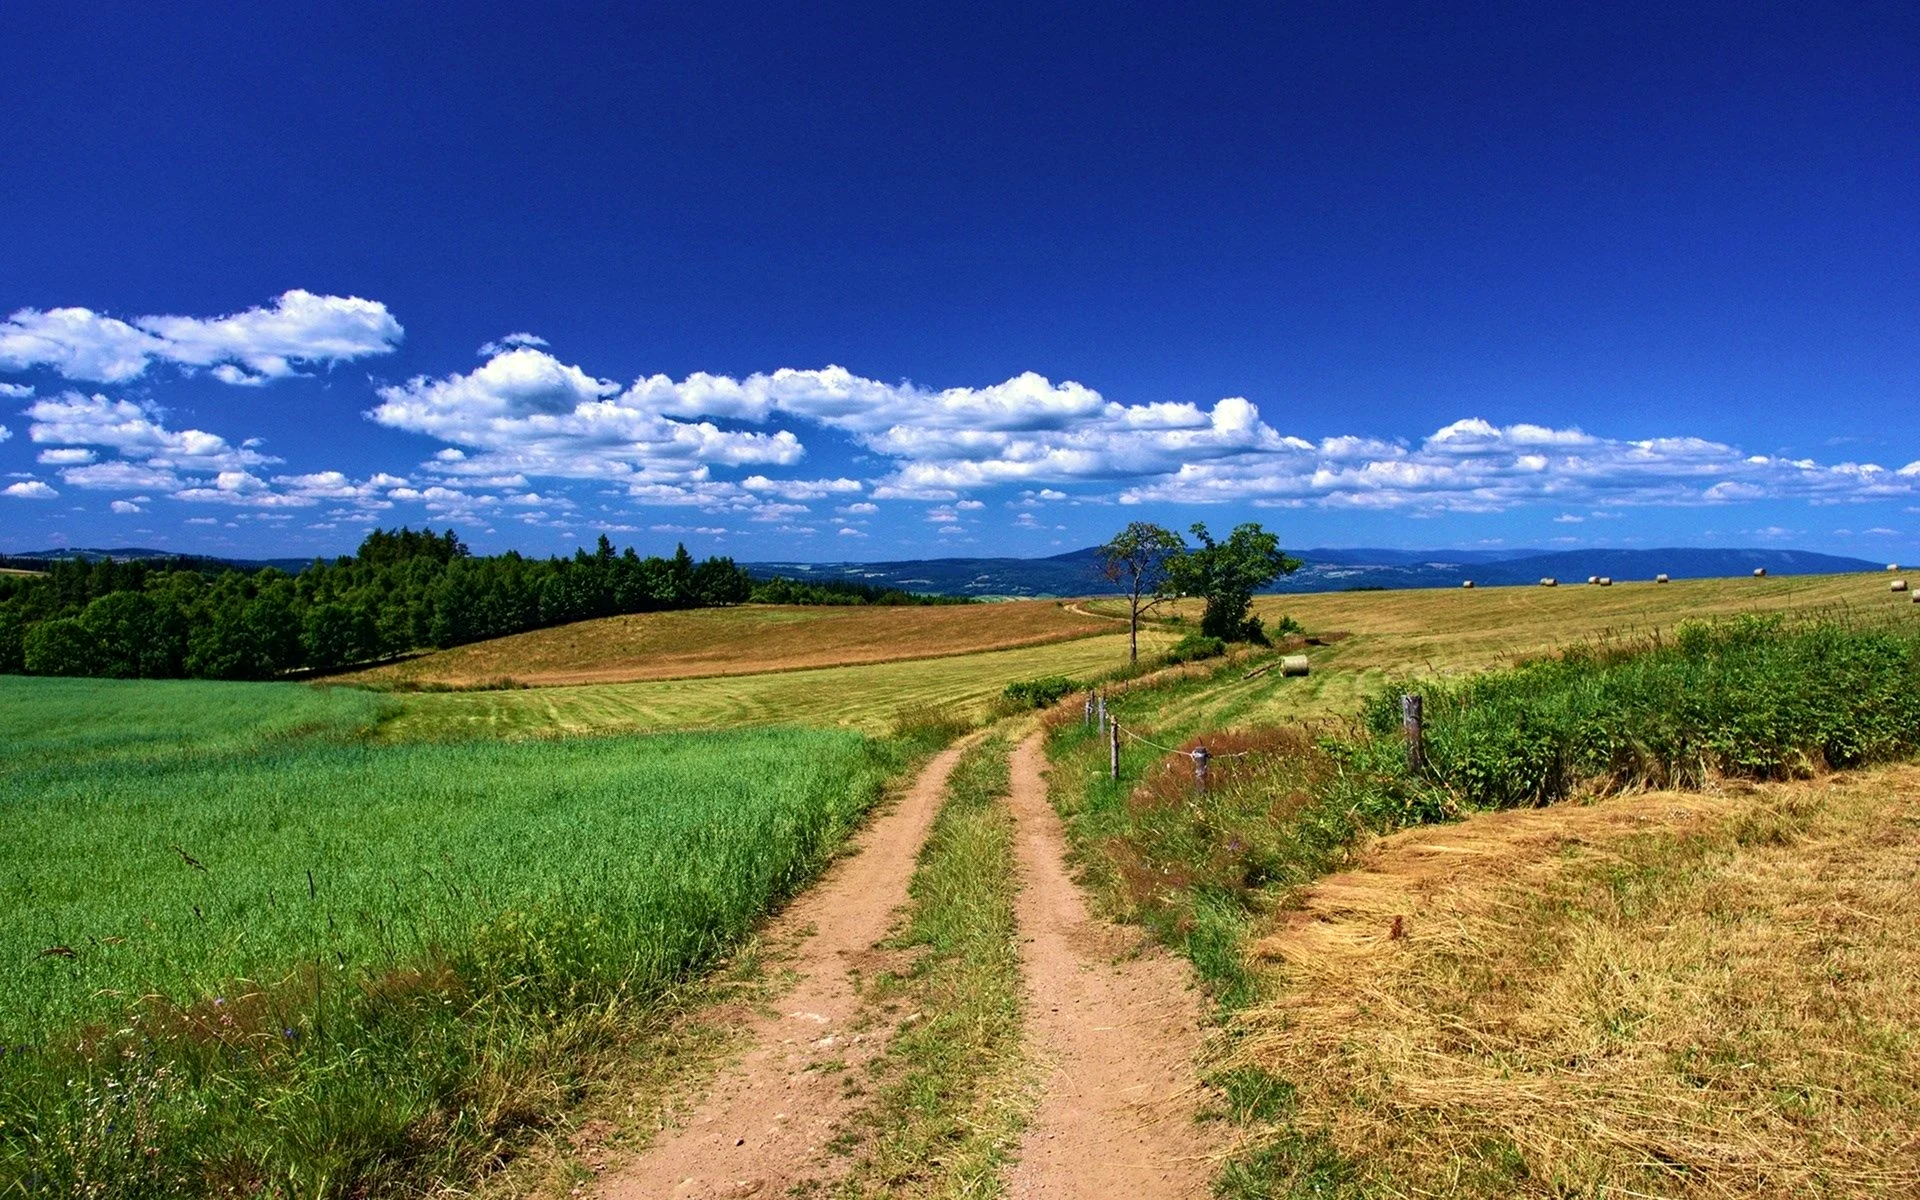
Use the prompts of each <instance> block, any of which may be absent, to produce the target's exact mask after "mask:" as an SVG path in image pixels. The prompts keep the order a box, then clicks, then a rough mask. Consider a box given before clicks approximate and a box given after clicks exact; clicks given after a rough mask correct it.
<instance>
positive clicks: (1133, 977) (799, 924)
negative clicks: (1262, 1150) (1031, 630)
mask: <svg viewBox="0 0 1920 1200" xmlns="http://www.w3.org/2000/svg"><path fill="white" fill-rule="evenodd" d="M960 753H961V748H960V747H955V748H954V749H951V750H948V751H946V752H945V753H943V754H941V755H940V756H939V757H938V758H936V759H934V760H933V762H932V763H930V764H929V765H928V766H927V768H926V769H925V770H923V771H922V772H921V774H920V777H919V778H918V779H917V780H916V781H915V782H914V784H913V787H912V788H911V789H910V790H909V792H908V793H907V795H906V796H905V797H904V798H903V799H902V800H901V801H900V803H899V804H898V805H896V806H895V807H894V808H893V809H892V810H891V811H889V812H887V813H885V814H884V815H882V816H881V817H879V818H878V819H877V820H875V821H874V822H873V824H872V825H871V826H870V827H869V828H868V829H867V831H866V832H865V834H864V835H863V836H862V837H861V839H860V841H859V845H858V848H857V850H856V851H855V852H854V853H853V854H852V855H850V856H849V857H848V858H846V859H844V860H842V861H841V862H840V863H839V864H838V865H836V866H835V867H834V868H833V869H832V870H831V871H829V872H828V873H827V876H826V878H825V879H824V880H822V882H821V883H820V884H819V885H818V886H817V887H815V888H814V889H813V890H812V891H810V892H808V893H807V894H806V895H805V896H803V897H801V898H800V899H799V900H798V901H796V902H795V903H794V905H793V906H792V907H791V908H789V909H788V910H787V911H786V912H785V913H783V914H782V915H781V916H780V917H779V918H778V919H777V920H776V922H775V923H774V927H773V929H772V930H770V931H769V932H770V940H774V941H778V940H780V939H781V938H782V937H787V938H804V941H803V943H802V945H801V948H800V950H799V952H798V958H797V959H796V961H795V962H794V963H793V964H792V966H793V969H794V970H795V971H796V972H797V973H798V974H799V975H800V981H799V982H798V983H797V984H796V985H795V986H794V987H793V989H792V990H791V991H789V992H788V993H787V994H786V995H785V996H784V997H783V998H782V999H781V1000H780V1001H779V1003H778V1008H777V1014H776V1015H773V1016H764V1015H763V1016H756V1017H754V1018H753V1019H752V1022H751V1025H750V1027H749V1031H748V1032H749V1035H750V1038H751V1044H752V1046H753V1049H751V1050H750V1051H748V1053H747V1054H746V1056H745V1057H744V1058H743V1059H742V1060H741V1062H740V1063H739V1064H738V1065H736V1066H735V1067H733V1068H732V1069H731V1070H729V1071H728V1072H726V1073H724V1074H723V1075H722V1077H721V1079H720V1080H719V1081H718V1083H716V1085H715V1086H714V1088H713V1091H712V1093H711V1094H710V1095H708V1096H707V1097H706V1099H705V1100H704V1101H703V1102H702V1103H701V1104H700V1105H699V1107H697V1108H696V1109H694V1110H693V1111H692V1113H691V1114H690V1115H689V1116H688V1117H687V1118H686V1119H685V1120H684V1121H683V1122H681V1123H680V1124H679V1125H677V1126H675V1127H674V1128H671V1129H669V1130H667V1131H665V1132H664V1133H663V1134H662V1135H661V1137H660V1140H659V1141H658V1142H657V1143H656V1144H655V1145H654V1146H653V1147H652V1148H651V1149H649V1150H648V1151H647V1152H646V1153H645V1154H644V1155H643V1156H641V1157H640V1158H639V1159H638V1160H636V1161H635V1162H633V1163H632V1164H630V1165H628V1166H627V1167H626V1168H624V1169H623V1170H619V1171H615V1172H613V1173H610V1175H609V1176H608V1177H607V1178H605V1179H604V1180H603V1181H602V1183H601V1186H600V1195H601V1196H602V1197H604V1198H605V1200H642V1198H646V1200H653V1198H655V1197H672V1198H674V1200H717V1198H719V1197H738V1196H763V1197H774V1196H784V1195H788V1194H790V1193H791V1192H794V1190H795V1189H800V1190H801V1191H805V1190H806V1189H807V1188H808V1187H809V1186H810V1185H814V1186H817V1185H820V1184H825V1183H829V1182H831V1181H832V1180H833V1179H834V1178H836V1177H838V1176H839V1175H840V1173H841V1172H842V1171H843V1170H844V1161H843V1160H841V1159H839V1158H838V1157H837V1156H834V1155H832V1154H830V1153H829V1152H828V1148H827V1146H828V1142H829V1141H830V1139H831V1138H832V1137H833V1136H834V1133H835V1127H836V1124H837V1123H838V1122H840V1121H841V1120H843V1119H844V1118H845V1117H847V1116H848V1115H849V1114H850V1113H851V1112H852V1109H853V1105H854V1103H855V1098H854V1097H853V1096H851V1095H850V1094H849V1092H848V1090H847V1088H846V1086H845V1081H846V1080H847V1079H848V1078H859V1077H861V1068H862V1066H863V1065H864V1064H866V1063H867V1062H869V1061H871V1060H872V1059H873V1058H874V1057H876V1056H877V1055H879V1054H880V1053H881V1052H882V1051H883V1050H884V1047H885V1041H886V1038H887V1037H888V1035H889V1033H890V1030H889V1029H888V1028H886V1027H884V1026H883V1025H873V1026H871V1027H866V1026H863V1025H862V1022H860V1021H859V1019H858V1018H859V1017H860V1016H861V1012H860V996H859V988H858V986H857V984H856V976H858V975H861V974H868V975H870V974H871V973H872V972H873V970H874V969H875V967H876V965H878V963H879V952H878V951H876V950H875V949H874V947H875V945H876V943H878V942H879V941H880V940H881V939H882V938H883V937H885V936H886V935H887V933H888V931H889V928H890V926H891V924H892V922H893V920H894V917H895V915H896V913H897V912H898V910H899V909H900V907H901V906H902V905H904V904H905V903H906V901H907V882H908V878H909V876H910V875H911V873H912V870H913V865H914V860H915V854H916V853H917V851H918V850H919V848H920V845H921V843H922V842H923V841H924V840H925V839H926V835H927V832H928V830H929V828H930V827H931V825H932V822H933V819H934V817H935V815H936V814H937V813H938V811H939V807H940V803H941V800H942V797H943V794H944V792H945V789H946V784H947V777H948V775H949V774H951V773H952V770H953V767H954V764H955V762H956V761H957V760H958V759H959V757H960ZM1044 766H1045V755H1044V751H1043V750H1042V745H1041V735H1039V734H1035V735H1033V736H1031V737H1029V738H1027V739H1026V740H1025V741H1023V742H1021V743H1020V745H1019V746H1018V747H1017V748H1016V749H1015V750H1014V752H1013V759H1012V763H1011V772H1010V785H1011V787H1010V793H1009V802H1010V804H1011V805H1012V809H1013V813H1014V818H1015V821H1016V825H1017V835H1016V837H1017V846H1016V852H1017V857H1018V868H1019V871H1020V877H1021V892H1020V898H1019V901H1018V916H1019V921H1020V929H1021V969H1022V973H1023V975H1024V977H1025V982H1026V989H1027V999H1028V1025H1027V1038H1028V1042H1029V1045H1030V1047H1031V1050H1032V1052H1033V1054H1034V1055H1035V1056H1036V1058H1037V1059H1038V1061H1039V1062H1040V1063H1041V1064H1042V1067H1043V1069H1044V1072H1045V1075H1044V1078H1045V1090H1044V1093H1043V1096H1042V1099H1041V1101H1040V1106H1039V1109H1038V1111H1037V1112H1036V1113H1035V1115H1034V1120H1033V1124H1032V1126H1031V1127H1030V1128H1029V1129H1028V1131H1027V1133H1026V1135H1025V1137H1024V1138H1023V1139H1022V1142H1021V1148H1020V1161H1019V1163H1018V1165H1017V1166H1016V1167H1015V1168H1014V1170H1013V1172H1012V1174H1011V1176H1010V1177H1009V1179H1008V1194H1009V1195H1010V1196H1012V1197H1015V1198H1016V1200H1069V1198H1076V1197H1086V1198H1088V1200H1095V1198H1108V1197H1124V1198H1125V1200H1185V1198H1186V1197H1198V1196H1204V1195H1205V1194H1206V1191H1207V1180H1208V1176H1209V1174H1210V1170H1211V1165H1212V1162H1211V1157H1210V1155H1209V1154H1208V1147H1207V1144H1206V1142H1205V1140H1204V1139H1203V1138H1202V1137H1201V1131H1200V1130H1199V1128H1198V1127H1197V1126H1196V1125H1195V1123H1194V1119H1193V1118H1194V1111H1195V1108H1196V1105H1197V1103H1198V1100H1199V1096H1198V1092H1197V1088H1196V1086H1195V1084H1194V1081H1193V1062H1192V1060H1193V1055H1194V1053H1195V1051H1196V1050H1197V1049H1198V1047H1199V1044H1200V1040H1201V1036H1202V1034H1201V1020H1202V1007H1201V1003H1200V999H1199V996H1198V993H1196V992H1195V991H1194V990H1193V989H1192V987H1191V984H1190V979H1189V976H1188V973H1187V969H1186V967H1185V966H1184V965H1183V964H1182V963H1180V962H1178V961H1177V960H1175V959H1174V958H1173V957H1171V956H1170V955H1168V954H1167V953H1165V952H1164V951H1162V950H1160V949H1159V948H1157V947H1143V944H1142V937H1143V935H1142V934H1141V932H1140V931H1139V930H1126V929H1122V928H1120V927H1117V926H1114V925H1110V924H1108V923H1107V922H1105V921H1100V920H1097V919H1095V918H1094V917H1092V916H1091V915H1090V914H1089V913H1088V911H1087V905H1086V900H1085V898H1084V897H1083V896H1082V894H1081V891H1080V889H1079V887H1078V886H1077V885H1076V884H1075V883H1074V882H1073V880H1072V879H1071V878H1070V877H1069V876H1068V874H1067V868H1066V862H1065V854H1066V836H1065V831H1064V830H1063V829H1062V827H1061V824H1060V819H1059V817H1058V816H1057V815H1056V814H1055V813H1054V811H1053V808H1052V806H1051V805H1049V803H1048V802H1047V790H1046V780H1045V778H1044V776H1043V774H1042V772H1043V769H1044ZM809 930H811V931H812V932H811V935H810V936H809V935H808V931H809ZM856 1027H861V1028H863V1029H864V1032H855V1029H856Z"/></svg>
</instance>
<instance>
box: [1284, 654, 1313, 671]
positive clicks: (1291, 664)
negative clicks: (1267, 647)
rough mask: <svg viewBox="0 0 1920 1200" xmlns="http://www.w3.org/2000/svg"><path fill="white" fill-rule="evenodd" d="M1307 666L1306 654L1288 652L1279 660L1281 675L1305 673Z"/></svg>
mask: <svg viewBox="0 0 1920 1200" xmlns="http://www.w3.org/2000/svg"><path fill="white" fill-rule="evenodd" d="M1308 666H1309V664H1308V663H1307V656H1306V655H1304V654H1289V655H1287V656H1286V657H1285V658H1283V659H1281V660H1280V673H1281V674H1282V675H1305V674H1306V673H1307V669H1308Z"/></svg>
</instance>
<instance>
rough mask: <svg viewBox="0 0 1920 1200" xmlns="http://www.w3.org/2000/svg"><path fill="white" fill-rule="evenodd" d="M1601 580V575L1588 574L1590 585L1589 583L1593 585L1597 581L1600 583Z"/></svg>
mask: <svg viewBox="0 0 1920 1200" xmlns="http://www.w3.org/2000/svg"><path fill="white" fill-rule="evenodd" d="M1599 582H1600V577H1599V576H1598V575H1589V576H1587V583H1588V585H1589V586H1591V585H1593V584H1596V583H1599Z"/></svg>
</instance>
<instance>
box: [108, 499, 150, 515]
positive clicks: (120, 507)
mask: <svg viewBox="0 0 1920 1200" xmlns="http://www.w3.org/2000/svg"><path fill="white" fill-rule="evenodd" d="M107 507H108V508H110V509H112V510H113V511H114V512H117V513H137V512H145V511H147V510H146V509H144V508H141V507H140V506H139V505H138V504H135V503H134V502H133V501H131V500H115V501H114V502H113V503H112V504H109V505H108V506H107Z"/></svg>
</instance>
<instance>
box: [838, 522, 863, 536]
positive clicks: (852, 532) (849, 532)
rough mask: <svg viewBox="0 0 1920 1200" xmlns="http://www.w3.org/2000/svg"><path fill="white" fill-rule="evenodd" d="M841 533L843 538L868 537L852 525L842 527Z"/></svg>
mask: <svg viewBox="0 0 1920 1200" xmlns="http://www.w3.org/2000/svg"><path fill="white" fill-rule="evenodd" d="M839 532H840V536H841V537H850V538H863V537H866V536H867V535H866V534H864V533H862V532H860V531H859V530H858V529H855V528H853V527H852V526H850V525H842V526H841V527H840V530H839Z"/></svg>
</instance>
